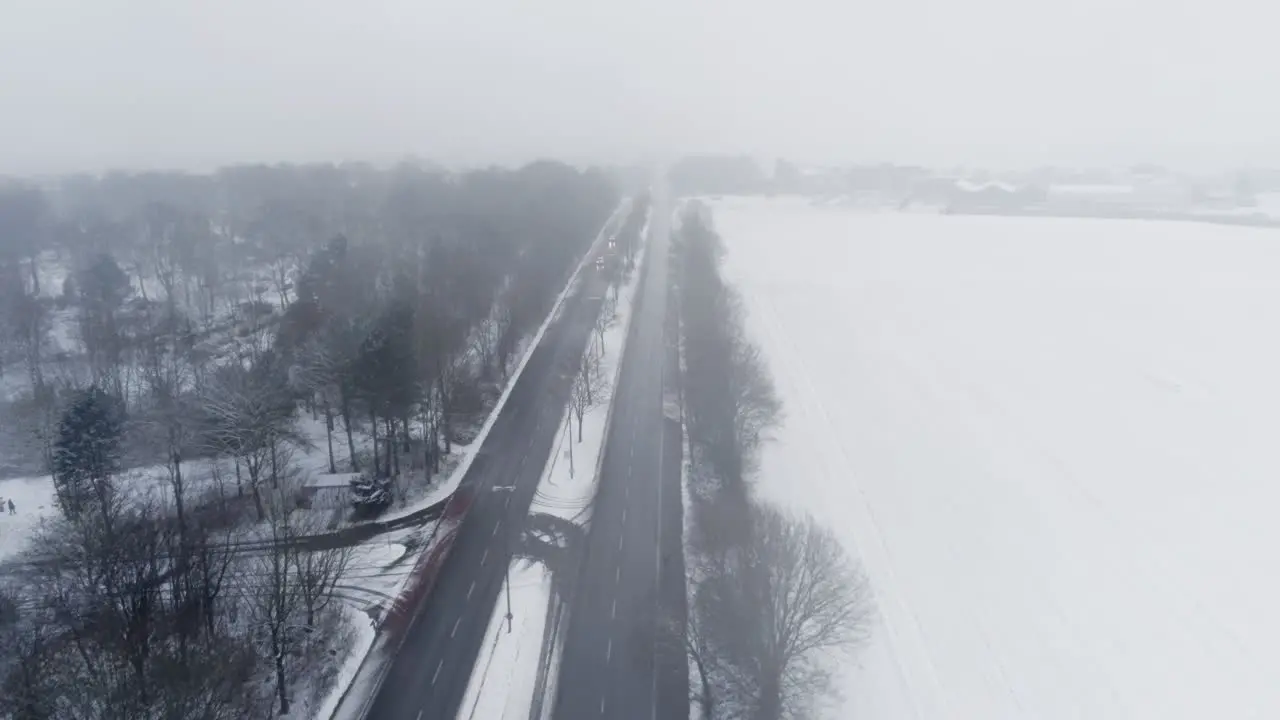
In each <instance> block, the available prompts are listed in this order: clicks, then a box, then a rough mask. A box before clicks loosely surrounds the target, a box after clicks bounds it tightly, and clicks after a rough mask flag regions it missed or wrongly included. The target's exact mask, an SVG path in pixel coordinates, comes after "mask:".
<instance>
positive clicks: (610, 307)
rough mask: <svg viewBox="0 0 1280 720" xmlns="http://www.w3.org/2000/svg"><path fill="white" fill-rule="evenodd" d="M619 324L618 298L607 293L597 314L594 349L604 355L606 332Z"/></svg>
mask: <svg viewBox="0 0 1280 720" xmlns="http://www.w3.org/2000/svg"><path fill="white" fill-rule="evenodd" d="M617 324H618V298H617V296H616V295H614V296H610V295H607V294H606V295H605V296H604V300H603V301H602V302H601V304H600V314H599V315H596V324H595V330H596V342H595V344H594V349H595V350H596V351H598V352H599V353H600V356H601V357H604V334H605V333H606V332H608V331H609V328H611V327H613V326H614V325H617Z"/></svg>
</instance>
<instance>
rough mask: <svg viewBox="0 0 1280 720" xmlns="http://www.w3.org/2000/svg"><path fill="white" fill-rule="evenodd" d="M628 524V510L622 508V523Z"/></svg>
mask: <svg viewBox="0 0 1280 720" xmlns="http://www.w3.org/2000/svg"><path fill="white" fill-rule="evenodd" d="M626 522H627V509H626V508H625V507H624V508H622V523H623V524H624V525H625V524H626Z"/></svg>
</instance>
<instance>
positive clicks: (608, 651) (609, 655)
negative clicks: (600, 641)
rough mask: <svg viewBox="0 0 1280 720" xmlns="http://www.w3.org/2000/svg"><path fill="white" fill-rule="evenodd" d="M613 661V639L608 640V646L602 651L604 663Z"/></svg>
mask: <svg viewBox="0 0 1280 720" xmlns="http://www.w3.org/2000/svg"><path fill="white" fill-rule="evenodd" d="M612 659H613V638H609V646H608V647H607V648H605V649H604V661H605V662H609V661H610V660H612Z"/></svg>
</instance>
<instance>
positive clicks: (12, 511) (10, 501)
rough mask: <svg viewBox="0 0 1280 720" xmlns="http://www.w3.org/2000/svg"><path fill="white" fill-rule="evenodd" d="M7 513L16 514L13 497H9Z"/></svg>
mask: <svg viewBox="0 0 1280 720" xmlns="http://www.w3.org/2000/svg"><path fill="white" fill-rule="evenodd" d="M9 514H10V515H17V514H18V509H17V508H15V507H14V506H13V498H9Z"/></svg>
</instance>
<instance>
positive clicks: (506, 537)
mask: <svg viewBox="0 0 1280 720" xmlns="http://www.w3.org/2000/svg"><path fill="white" fill-rule="evenodd" d="M515 490H516V486H515V485H494V486H493V491H494V492H509V493H512V494H514V493H515ZM503 527H504V528H505V529H504V530H503V531H502V541H503V542H504V543H505V544H506V546H507V569H506V573H505V577H506V583H507V634H508V635H510V634H511V622H512V621H513V620H514V619H515V615H514V614H513V613H512V612H511V561H512V560H513V559H515V554H514V553H512V551H511V534H510V533H511V523H510V522H507V523H506V524H505V525H504V526H503Z"/></svg>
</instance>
